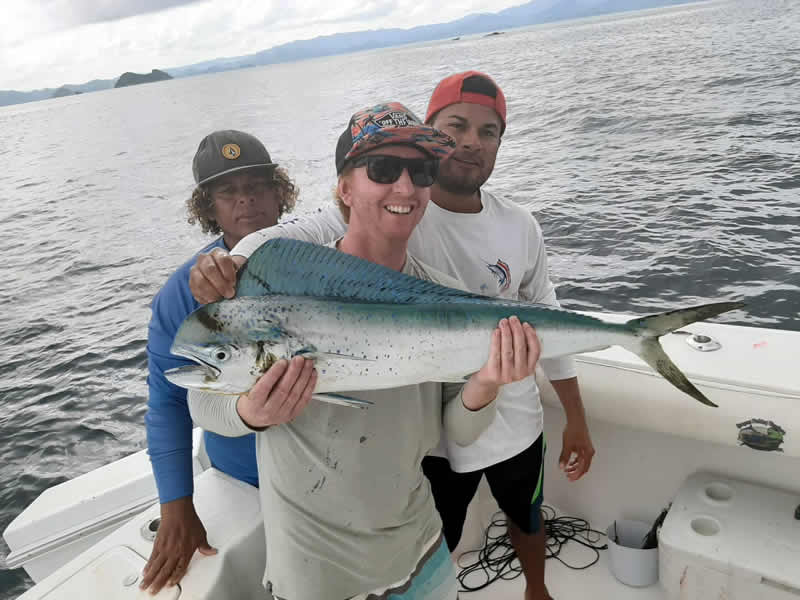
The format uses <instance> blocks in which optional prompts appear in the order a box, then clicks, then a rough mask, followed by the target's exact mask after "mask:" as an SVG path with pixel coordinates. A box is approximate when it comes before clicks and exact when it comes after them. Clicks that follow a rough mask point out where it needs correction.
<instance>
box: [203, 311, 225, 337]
mask: <svg viewBox="0 0 800 600" xmlns="http://www.w3.org/2000/svg"><path fill="white" fill-rule="evenodd" d="M197 319H198V320H199V321H200V323H201V324H202V325H203V326H205V327H206V328H208V329H210V330H211V331H215V332H217V333H219V332H220V331H222V329H223V325H222V322H221V321H220V320H219V319H217V318H216V317H214V316H212V315H210V314H209V313H208V311H207V310H198V311H197Z"/></svg>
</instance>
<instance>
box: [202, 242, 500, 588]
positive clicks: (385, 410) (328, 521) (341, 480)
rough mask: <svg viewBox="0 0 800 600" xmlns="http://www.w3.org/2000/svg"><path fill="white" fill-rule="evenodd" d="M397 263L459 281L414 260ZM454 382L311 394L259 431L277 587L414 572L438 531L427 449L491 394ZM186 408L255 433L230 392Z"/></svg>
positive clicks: (455, 432)
mask: <svg viewBox="0 0 800 600" xmlns="http://www.w3.org/2000/svg"><path fill="white" fill-rule="evenodd" d="M403 272H405V273H406V274H409V275H413V276H416V277H420V278H423V279H429V280H433V281H436V282H438V283H442V284H443V285H448V286H451V287H461V286H460V285H458V282H457V281H456V280H454V279H453V278H451V277H449V276H447V275H444V274H441V273H438V272H437V271H435V270H434V269H432V268H430V267H427V266H424V265H422V264H421V263H419V262H418V261H416V260H414V259H413V258H411V257H409V259H408V260H407V261H406V265H405V267H404V269H403ZM461 387H462V386H461V384H440V383H424V384H420V385H410V386H403V387H399V388H393V389H387V390H372V391H361V392H359V391H355V392H344V395H347V396H351V397H355V398H360V399H365V400H369V401H371V402H373V405H372V406H370V407H369V408H365V409H354V408H349V407H343V406H338V405H333V404H328V403H324V402H318V401H312V402H311V403H310V404H309V405H308V406H307V407H306V409H305V410H304V411H303V412H302V413H301V414H300V415H299V416H298V417H297V418H296V419H295V420H293V421H292V422H290V423H287V424H285V425H280V426H275V427H270V428H268V429H267V430H265V431H263V432H261V433H259V434H258V435H257V441H256V448H257V454H258V468H259V482H260V494H261V505H262V510H263V514H264V529H265V534H266V539H267V568H266V573H265V581H266V582H269V583H270V584H271V589H272V591H273V593H274V594H275V595H277V596H280V597H283V598H288V599H289V600H319V599H321V598H325V599H329V598H330V599H333V600H338V599H341V600H344V599H345V598H349V597H351V596H354V595H356V594H359V593H364V592H369V591H371V590H374V589H376V588H379V587H381V586H385V585H387V584H390V583H392V582H395V581H399V580H401V579H403V578H404V577H406V576H407V575H408V574H409V573H411V572H412V571H413V570H414V568H415V567H416V566H417V562H418V561H419V560H420V557H421V556H422V555H423V553H424V549H425V544H426V543H428V542H430V540H431V539H432V538H433V537H434V536H435V535H437V534H438V532H439V531H440V530H441V521H440V518H439V515H438V513H437V512H436V509H435V506H434V503H433V497H432V496H431V492H430V488H429V485H428V481H427V479H425V477H424V476H423V474H422V470H421V461H422V458H423V457H424V456H425V455H426V454H427V453H428V452H429V451H430V450H431V449H433V448H434V447H435V446H436V445H437V443H438V441H439V438H440V435H441V433H442V430H443V429H444V430H445V431H446V433H447V436H448V438H449V439H451V440H458V441H459V442H460V443H463V444H468V443H470V442H471V441H474V440H475V439H476V438H477V437H478V435H479V434H480V433H481V432H482V431H483V430H484V429H485V428H486V427H487V426H488V425H489V423H491V421H492V419H493V418H494V414H495V403H494V402H492V403H490V404H489V405H488V406H487V407H486V408H484V409H482V410H480V411H470V410H468V409H466V408H465V407H464V405H463V402H462V401H461V394H460V389H461ZM189 408H190V411H191V413H192V417H193V418H194V420H195V422H196V423H197V424H198V425H200V426H201V427H203V428H205V429H208V430H210V431H214V432H215V433H220V434H223V435H228V436H237V435H244V434H247V433H251V430H250V429H249V428H248V427H247V426H246V425H245V424H244V423H243V422H242V420H241V418H240V417H239V415H238V413H237V411H236V398H235V397H229V396H219V395H214V394H205V393H196V392H191V393H190V394H189Z"/></svg>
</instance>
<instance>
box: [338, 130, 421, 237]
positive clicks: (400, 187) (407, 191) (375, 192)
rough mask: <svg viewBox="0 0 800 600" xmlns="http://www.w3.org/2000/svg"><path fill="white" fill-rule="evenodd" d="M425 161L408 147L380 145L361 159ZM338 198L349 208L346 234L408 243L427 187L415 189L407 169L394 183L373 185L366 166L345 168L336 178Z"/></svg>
mask: <svg viewBox="0 0 800 600" xmlns="http://www.w3.org/2000/svg"><path fill="white" fill-rule="evenodd" d="M373 155H375V156H397V157H401V158H417V159H419V158H422V159H424V158H428V156H427V155H426V154H425V153H423V152H422V151H421V150H418V149H416V148H412V147H408V146H382V147H380V148H376V149H375V150H372V151H370V152H368V153H365V154H362V155H361V156H373ZM337 191H338V195H339V198H340V199H341V201H342V202H343V203H344V204H345V205H346V206H348V207H349V209H350V218H349V223H348V231H349V232H352V233H353V234H356V235H358V236H364V237H368V238H375V239H379V240H397V241H401V242H403V243H405V242H407V241H408V238H409V236H410V235H411V232H412V231H413V230H414V227H416V226H417V223H419V222H420V219H422V215H423V214H424V213H425V208H426V207H427V206H428V202H429V200H430V188H429V187H420V186H415V185H414V184H413V183H412V182H411V178H410V177H409V174H408V170H403V172H402V174H401V175H400V178H399V179H398V180H397V181H395V182H394V183H376V182H374V181H372V180H371V179H370V178H369V177H368V175H367V167H366V166H360V167H353V168H348V169H346V170H345V172H344V173H343V174H342V175H341V176H340V177H339V183H338V190H337Z"/></svg>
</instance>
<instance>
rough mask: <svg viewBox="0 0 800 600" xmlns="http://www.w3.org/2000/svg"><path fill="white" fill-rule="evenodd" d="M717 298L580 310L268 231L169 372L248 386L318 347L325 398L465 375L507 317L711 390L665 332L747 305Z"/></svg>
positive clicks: (229, 389)
mask: <svg viewBox="0 0 800 600" xmlns="http://www.w3.org/2000/svg"><path fill="white" fill-rule="evenodd" d="M742 306H744V304H742V303H740V302H719V303H715V304H704V305H700V306H693V307H691V308H684V309H679V310H672V311H669V312H664V313H661V314H657V315H652V316H645V317H641V318H636V319H631V320H629V321H627V322H625V323H615V322H611V321H607V320H604V319H600V318H596V317H593V316H589V315H585V314H581V313H578V312H575V311H571V310H567V309H563V308H559V307H555V306H549V305H543V304H530V303H526V302H520V301H513V300H505V299H501V298H491V297H487V296H482V295H478V294H473V293H470V292H465V291H461V290H456V289H452V288H448V287H444V286H441V285H438V284H436V283H432V282H429V281H422V280H420V279H416V278H414V277H410V276H408V275H404V274H403V273H400V272H398V271H394V270H392V269H389V268H386V267H383V266H381V265H377V264H374V263H371V262H368V261H365V260H362V259H360V258H357V257H354V256H351V255H348V254H345V253H342V252H339V251H338V250H335V249H333V248H328V247H324V246H317V245H314V244H309V243H306V242H300V241H296V240H287V239H274V240H270V241H268V242H266V243H264V244H263V245H262V246H261V247H260V248H259V249H258V250H256V252H255V253H254V254H253V255H252V256H251V257H250V259H249V260H248V261H247V263H246V265H245V267H244V268H243V269H242V270H241V271H240V273H239V276H238V281H237V286H236V297H235V298H232V299H229V300H222V301H219V302H214V303H211V304H207V305H204V306H201V307H200V308H198V309H197V310H196V311H194V312H193V313H191V314H190V315H189V316H188V317H186V319H185V320H184V322H183V323H182V324H181V326H180V328H179V330H178V333H177V335H176V336H175V340H174V342H173V344H172V348H171V352H172V353H173V354H175V355H178V356H182V357H185V358H188V359H191V360H193V361H194V362H196V363H197V365H187V366H183V367H178V368H176V369H171V370H169V371H167V372H166V377H167V379H168V380H170V381H171V382H173V383H175V384H177V385H179V386H183V387H185V388H188V389H195V390H203V391H213V392H218V393H223V394H240V393H243V392H246V391H248V390H249V389H250V388H251V387H252V386H253V385H254V384H255V382H256V381H257V380H258V378H259V377H260V376H261V375H262V374H263V373H264V372H265V371H266V370H267V369H268V368H269V367H270V366H272V365H273V364H274V363H275V362H277V361H278V360H280V359H284V358H285V359H290V358H292V357H294V356H304V357H306V358H310V359H313V360H314V362H315V367H316V369H317V373H318V379H317V385H316V388H315V394H316V396H315V397H317V398H318V399H320V400H325V401H328V402H334V403H340V404H345V405H352V406H355V405H360V404H363V401H359V400H356V399H352V398H348V397H346V396H341V395H339V394H337V392H343V391H346V390H370V389H381V388H389V387H397V386H402V385H410V384H416V383H422V382H425V381H465V380H466V379H467V378H468V377H469V375H470V374H471V373H474V372H476V371H478V370H479V369H480V368H481V367H482V365H483V364H484V363H485V362H486V360H487V358H488V356H489V340H490V338H491V333H492V331H493V330H494V329H495V328H496V327H497V324H498V322H499V321H500V319H502V318H505V317H510V316H512V315H516V316H517V317H519V319H520V320H521V321H523V322H528V323H530V324H531V325H533V326H534V327H535V329H536V335H537V336H538V338H539V343H540V345H541V355H540V358H555V357H559V356H566V355H569V354H576V353H582V352H592V351H596V350H602V349H605V348H608V347H610V346H615V345H617V346H622V347H623V348H626V349H628V350H630V351H631V352H633V353H635V354H636V355H638V356H639V357H640V358H641V359H642V360H644V361H645V362H646V363H647V364H648V365H650V366H651V367H652V368H653V369H655V370H656V371H658V372H659V373H660V374H661V375H663V376H664V377H665V378H666V379H667V380H668V381H669V382H670V383H672V384H673V385H674V386H675V387H677V388H678V389H680V390H682V391H684V392H686V393H687V394H689V395H690V396H692V397H693V398H695V399H696V400H698V401H700V402H702V403H703V404H707V405H709V406H716V405H715V404H714V403H713V402H711V401H710V400H709V399H708V398H706V397H705V396H704V395H703V393H702V392H700V390H698V389H697V388H696V387H695V386H694V385H693V384H692V383H691V382H690V381H689V380H688V379H687V378H686V376H685V375H684V374H683V373H682V372H681V371H680V369H678V367H677V366H675V364H674V363H673V362H672V360H670V358H669V357H668V356H667V354H666V353H665V352H664V350H663V348H662V347H661V344H660V343H659V341H658V338H659V337H660V336H662V335H664V334H666V333H669V332H671V331H674V330H676V329H678V328H680V327H683V326H684V325H687V324H689V323H693V322H695V321H699V320H703V319H708V318H710V317H714V316H716V315H719V314H721V313H724V312H727V311H729V310H733V309H737V308H741V307H742Z"/></svg>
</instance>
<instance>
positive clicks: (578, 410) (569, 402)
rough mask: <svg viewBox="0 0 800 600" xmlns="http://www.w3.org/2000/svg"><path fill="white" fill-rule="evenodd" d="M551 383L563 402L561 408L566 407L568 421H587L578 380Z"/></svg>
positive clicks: (570, 379) (572, 378) (558, 380)
mask: <svg viewBox="0 0 800 600" xmlns="http://www.w3.org/2000/svg"><path fill="white" fill-rule="evenodd" d="M550 383H551V384H552V386H553V389H554V390H555V391H556V394H557V395H558V399H559V400H560V401H561V406H563V407H564V412H565V413H566V415H567V421H568V422H570V421H574V420H575V419H581V420H584V421H585V420H586V412H585V411H584V408H583V400H582V399H581V390H580V387H579V386H578V378H577V377H570V378H569V379H556V380H554V381H553V380H551V381H550Z"/></svg>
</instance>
